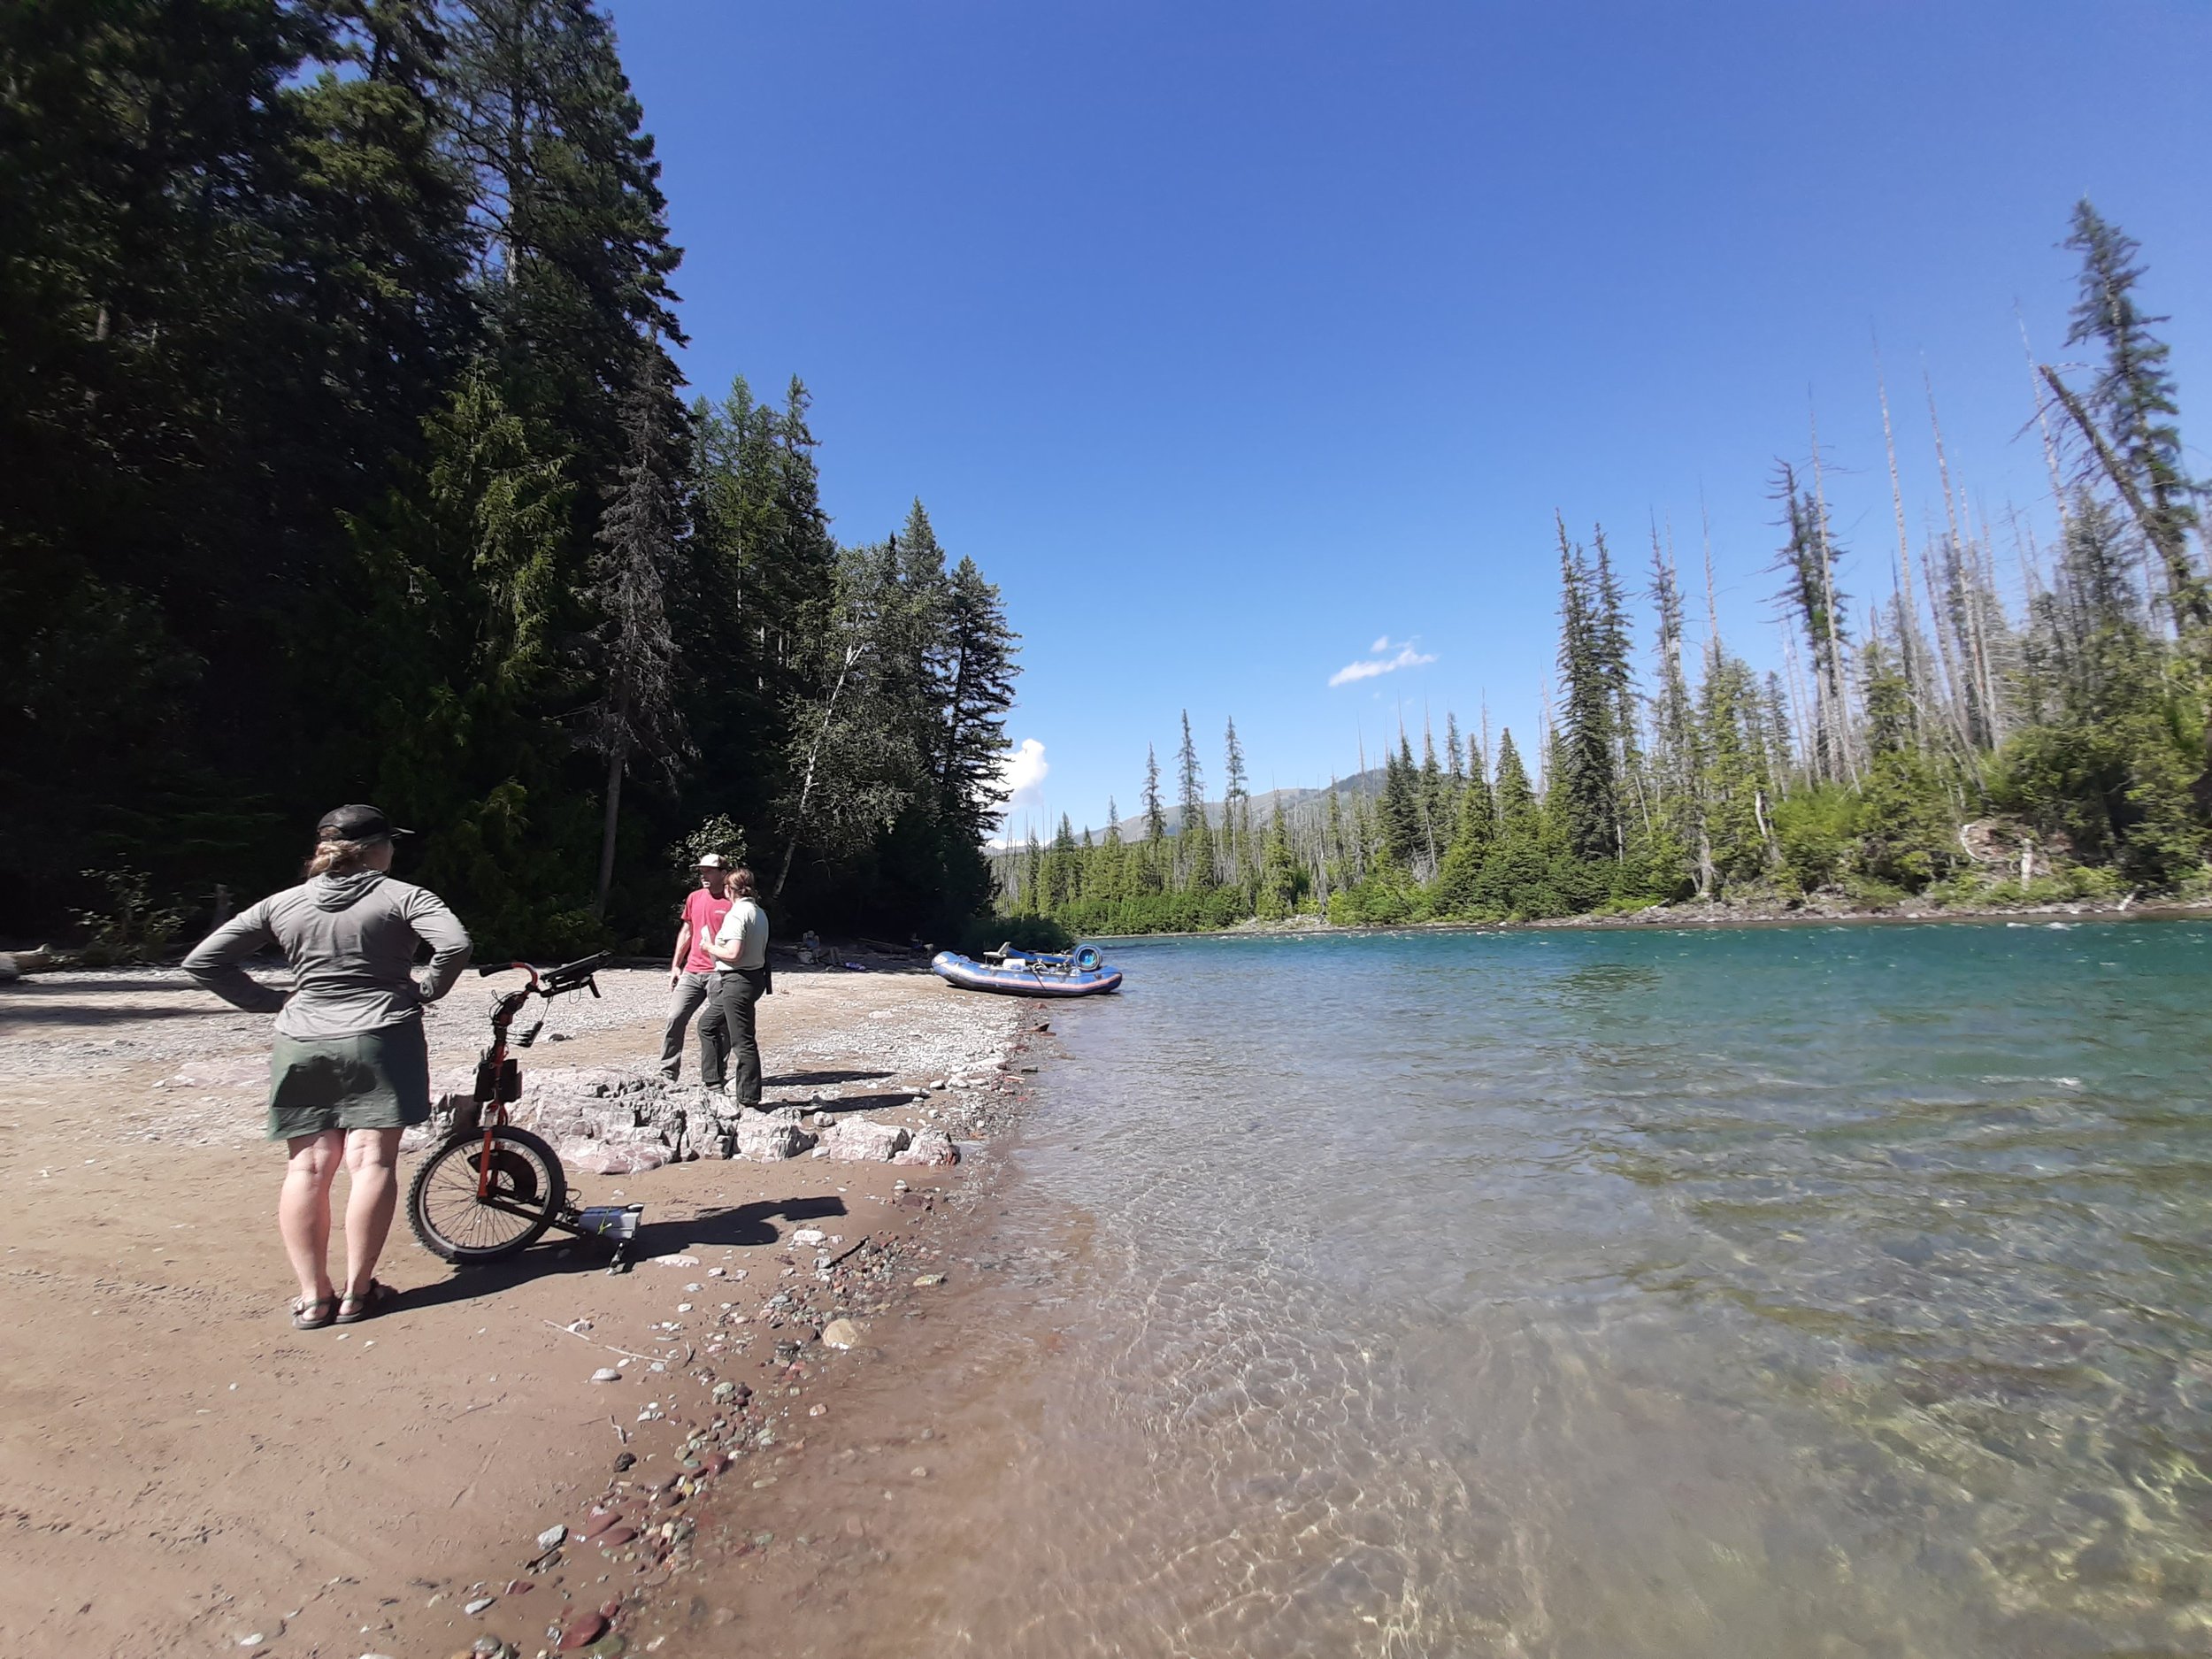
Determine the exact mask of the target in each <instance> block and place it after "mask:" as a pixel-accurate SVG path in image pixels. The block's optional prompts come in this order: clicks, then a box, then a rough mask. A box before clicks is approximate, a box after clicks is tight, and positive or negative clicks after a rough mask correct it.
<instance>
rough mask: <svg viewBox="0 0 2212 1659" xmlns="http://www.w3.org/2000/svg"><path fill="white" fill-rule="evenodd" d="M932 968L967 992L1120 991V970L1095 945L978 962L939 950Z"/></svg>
mask: <svg viewBox="0 0 2212 1659" xmlns="http://www.w3.org/2000/svg"><path fill="white" fill-rule="evenodd" d="M929 966H930V971H931V972H933V973H934V974H936V976H937V977H938V978H939V979H942V980H944V981H945V982H946V983H947V984H948V985H956V986H958V987H960V988H961V989H962V990H964V991H998V992H1001V993H1002V994H1004V995H1008V996H1098V995H1102V994H1103V993H1105V992H1108V991H1112V990H1118V989H1119V988H1120V986H1121V970H1120V969H1119V968H1116V967H1110V966H1109V965H1108V964H1107V963H1106V961H1105V960H1104V958H1102V956H1100V955H1099V954H1098V949H1097V948H1096V947H1095V946H1093V945H1085V946H1084V947H1083V948H1082V949H1080V950H1077V951H1073V952H1071V953H1069V954H1068V955H1065V956H1054V955H1049V954H1043V953H1038V954H1032V953H1030V952H1027V951H1020V950H1013V949H1006V950H987V951H985V952H984V953H983V959H982V960H981V961H977V960H976V959H975V958H974V957H973V956H960V955H958V954H956V952H953V951H950V950H941V951H939V952H938V953H937V954H936V955H935V956H933V957H931V958H930V963H929Z"/></svg>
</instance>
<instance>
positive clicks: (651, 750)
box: [585, 344, 687, 916]
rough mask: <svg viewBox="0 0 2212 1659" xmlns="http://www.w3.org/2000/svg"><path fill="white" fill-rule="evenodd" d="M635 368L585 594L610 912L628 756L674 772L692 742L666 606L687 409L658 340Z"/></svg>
mask: <svg viewBox="0 0 2212 1659" xmlns="http://www.w3.org/2000/svg"><path fill="white" fill-rule="evenodd" d="M634 373H635V379H634V380H633V382H632V385H631V388H630V394H629V396H628V399H627V400H626V403H625V404H624V408H623V426H624V428H625V432H626V435H627V438H628V442H629V453H628V455H627V456H626V457H625V459H624V461H623V464H622V467H621V470H620V472H619V473H618V480H619V482H618V484H617V486H616V487H615V488H614V489H613V490H612V491H611V492H610V495H611V499H610V500H609V502H608V503H607V509H606V512H605V514H604V516H603V518H602V519H601V522H600V529H599V537H598V540H599V545H600V555H599V557H597V558H596V559H595V561H594V562H593V566H592V571H591V576H592V585H591V588H590V589H589V591H588V599H589V602H590V603H591V605H592V607H593V609H594V610H595V611H596V612H597V613H598V617H599V621H598V625H597V626H596V628H595V631H594V651H593V656H594V657H595V668H596V671H597V674H598V679H599V683H600V687H601V690H600V695H599V700H598V702H597V703H596V704H595V706H594V708H593V709H592V710H591V712H590V714H589V716H588V724H587V726H586V728H585V733H586V734H585V743H586V746H587V747H588V748H589V749H591V750H592V751H593V752H594V753H595V754H596V755H598V756H599V757H601V759H602V760H603V761H604V762H605V764H606V769H607V771H606V793H605V795H604V797H603V803H602V821H601V827H600V841H599V886H598V892H597V896H596V897H595V900H594V902H593V906H592V914H593V915H595V916H603V915H605V914H606V909H607V893H608V889H609V888H610V887H612V886H613V884H614V856H615V833H616V826H617V825H618V822H619V820H620V815H621V810H622V780H623V778H624V776H625V774H626V772H627V770H628V767H629V764H630V760H631V757H633V756H646V757H650V758H652V759H653V760H655V761H657V762H658V763H660V764H661V766H662V768H663V770H664V772H666V773H667V774H668V775H669V778H670V780H671V781H673V779H674V774H675V767H676V763H677V759H678V757H679V756H680V754H681V753H682V752H683V750H684V749H685V747H686V740H685V737H684V733H683V721H682V717H681V716H680V714H679V713H678V711H677V709H676V701H675V674H676V658H677V648H676V640H675V635H674V634H673V633H672V630H671V628H670V626H669V613H668V590H669V579H670V575H671V572H672V570H673V568H674V565H675V562H676V544H677V542H678V541H680V539H681V538H682V536H683V534H684V533H685V527H686V526H685V522H684V506H683V500H682V496H681V494H680V488H679V480H680V479H681V477H682V476H683V472H684V470H685V467H686V465H687V461H686V457H685V454H684V432H683V427H682V420H683V411H682V410H681V408H680V406H679V405H678V404H677V403H676V400H675V397H674V394H673V391H672V387H671V385H670V381H669V373H668V367H667V358H666V357H665V356H664V354H663V353H662V352H661V351H660V349H658V346H657V344H653V345H649V346H648V347H646V348H645V349H643V350H641V352H640V354H639V358H638V361H637V364H636V365H635V369H634Z"/></svg>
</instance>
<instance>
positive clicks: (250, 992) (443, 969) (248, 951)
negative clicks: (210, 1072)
mask: <svg viewBox="0 0 2212 1659" xmlns="http://www.w3.org/2000/svg"><path fill="white" fill-rule="evenodd" d="M418 940H422V941H426V942H427V943H428V944H429V946H430V948H431V951H432V953H433V954H432V956H431V958H430V966H429V969H428V971H427V972H426V973H425V974H424V976H423V978H422V979H420V980H419V981H418V980H417V979H416V978H415V973H414V963H415V944H416V941H418ZM270 944H275V945H277V946H279V947H280V948H281V949H282V950H283V952H284V956H285V959H286V960H287V961H288V962H289V963H290V964H292V976H293V978H292V990H291V994H290V995H286V994H285V993H284V992H282V991H280V990H278V989H276V988H275V987H273V986H267V985H263V984H261V983H260V982H259V981H258V980H257V979H254V978H252V976H250V974H248V973H247V972H246V971H245V969H244V968H242V967H241V966H240V965H239V964H241V963H242V962H243V961H244V960H245V959H246V958H247V957H248V956H252V955H253V954H254V952H255V951H257V950H259V949H263V948H264V947H265V946H267V945H270ZM469 949H470V946H469V936H468V932H467V930H466V929H465V928H464V927H463V926H461V923H460V919H459V918H457V917H456V916H455V915H454V914H453V912H452V911H451V910H448V909H447V908H446V904H445V901H444V900H443V899H441V898H440V897H439V896H438V895H436V894H434V893H433V892H431V891H430V890H429V889H428V888H427V887H413V886H411V885H410V884H408V883H407V882H404V881H395V880H393V879H391V878H390V877H389V876H387V875H383V874H380V873H379V872H376V871H373V870H363V871H358V872H355V873H354V874H352V875H348V876H316V877H314V878H312V879H310V880H307V881H304V882H302V883H301V884H300V885H299V886H298V887H287V888H285V890H284V891H283V892H281V893H273V894H271V895H269V896H268V897H267V898H265V899H264V900H262V901H261V902H260V903H258V904H256V905H254V906H252V907H251V908H250V909H249V910H242V911H240V912H239V914H238V915H236V916H234V917H233V918H231V919H230V920H229V921H227V922H225V923H224V924H223V925H222V926H220V927H219V928H217V929H216V930H215V931H214V932H213V933H210V934H209V935H208V936H207V937H206V938H205V939H203V940H202V941H200V942H199V943H198V944H197V945H196V946H195V947H194V948H193V950H192V954H191V955H190V956H187V957H186V958H185V959H184V971H185V972H187V973H188V974H190V975H191V976H192V977H193V978H194V979H196V980H198V981H199V982H200V984H201V985H203V986H204V987H206V988H207V989H209V990H211V991H212V992H214V993H215V995H218V996H219V997H221V998H222V999H223V1000H224V1001H225V1002H231V1003H234V1004H235V1005H236V1006H238V1007H240V1008H242V1009H246V1010H249V1011H250V1012H253V1013H257V1014H267V1013H273V1014H275V1015H276V1017H277V1021H276V1028H277V1032H278V1034H279V1035H280V1036H286V1037H303V1038H306V1039H309V1040H310V1041H312V1040H314V1039H317V1038H323V1037H352V1036H357V1035H359V1034H360V1033H363V1032H367V1031H381V1030H383V1029H384V1028H385V1027H386V1026H388V1025H399V1024H401V1023H402V1022H403V1021H406V1020H410V1019H414V1018H418V1015H417V1011H416V1010H419V1008H420V1007H421V1006H422V1005H423V1004H424V1003H425V1002H436V1001H437V1000H438V999H439V998H440V997H442V996H443V995H445V994H446V993H447V992H448V991H449V990H451V989H452V988H453V982H454V980H456V979H459V978H460V977H461V970H462V969H464V968H465V967H467V966H468V960H469Z"/></svg>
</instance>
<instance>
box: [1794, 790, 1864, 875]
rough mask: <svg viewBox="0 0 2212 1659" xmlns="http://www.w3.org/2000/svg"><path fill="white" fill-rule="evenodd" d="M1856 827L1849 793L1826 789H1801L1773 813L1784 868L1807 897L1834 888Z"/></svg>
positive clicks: (1847, 858)
mask: <svg viewBox="0 0 2212 1659" xmlns="http://www.w3.org/2000/svg"><path fill="white" fill-rule="evenodd" d="M1857 826H1858V803H1857V802H1856V801H1855V800H1854V799H1853V798H1852V795H1851V792H1850V791H1849V790H1848V789H1846V788H1844V787H1841V786H1839V785H1836V784H1824V785H1821V786H1819V787H1815V788H1810V789H1801V790H1800V791H1799V792H1798V793H1797V794H1795V795H1792V796H1790V797H1789V799H1787V800H1786V801H1783V802H1779V803H1777V804H1776V806H1775V809H1774V839H1775V843H1776V845H1777V847H1778V849H1779V850H1780V853H1781V857H1782V868H1783V869H1784V870H1785V871H1786V872H1787V873H1788V875H1789V879H1791V881H1793V883H1795V884H1796V886H1797V887H1800V888H1801V889H1802V890H1804V891H1805V892H1808V893H1811V892H1815V891H1817V890H1818V889H1819V888H1822V887H1832V886H1834V885H1835V884H1836V882H1837V880H1838V879H1839V878H1840V877H1841V876H1842V874H1843V872H1844V870H1845V868H1846V867H1847V863H1848V861H1849V858H1850V855H1851V843H1852V840H1853V838H1854V836H1855V833H1856V831H1857Z"/></svg>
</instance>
